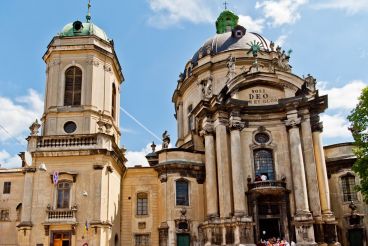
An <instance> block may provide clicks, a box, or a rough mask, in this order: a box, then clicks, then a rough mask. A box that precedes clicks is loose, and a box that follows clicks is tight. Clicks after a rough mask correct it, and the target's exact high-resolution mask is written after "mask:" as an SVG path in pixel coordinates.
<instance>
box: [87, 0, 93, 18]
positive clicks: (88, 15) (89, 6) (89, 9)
mask: <svg viewBox="0 0 368 246" xmlns="http://www.w3.org/2000/svg"><path fill="white" fill-rule="evenodd" d="M87 6H88V12H87V15H86V19H87V22H90V21H91V6H92V5H91V0H88V5H87Z"/></svg>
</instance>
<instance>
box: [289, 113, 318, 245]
mask: <svg viewBox="0 0 368 246" xmlns="http://www.w3.org/2000/svg"><path fill="white" fill-rule="evenodd" d="M300 123H301V119H300V118H298V115H297V111H296V110H291V111H289V112H288V114H287V120H286V122H285V124H286V126H288V127H289V143H290V155H291V167H292V173H293V188H294V190H293V192H294V199H295V207H296V213H295V215H294V225H295V232H296V240H297V245H316V243H315V239H314V230H313V218H312V214H311V213H310V211H309V205H308V192H307V184H306V179H305V168H304V161H303V153H302V146H301V139H300V134H299V124H300Z"/></svg>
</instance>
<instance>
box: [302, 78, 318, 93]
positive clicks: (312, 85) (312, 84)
mask: <svg viewBox="0 0 368 246" xmlns="http://www.w3.org/2000/svg"><path fill="white" fill-rule="evenodd" d="M304 81H305V85H306V88H307V89H308V90H309V91H311V92H315V91H316V84H317V82H316V81H317V80H316V79H315V78H314V77H313V76H312V75H310V74H308V76H307V77H306V78H305V79H304Z"/></svg>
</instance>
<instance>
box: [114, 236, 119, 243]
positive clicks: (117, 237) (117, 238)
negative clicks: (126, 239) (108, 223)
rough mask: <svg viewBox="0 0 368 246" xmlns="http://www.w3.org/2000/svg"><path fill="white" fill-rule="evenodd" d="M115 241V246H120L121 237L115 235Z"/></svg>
mask: <svg viewBox="0 0 368 246" xmlns="http://www.w3.org/2000/svg"><path fill="white" fill-rule="evenodd" d="M114 241H115V246H118V245H119V236H118V234H117V233H116V234H115V239H114Z"/></svg>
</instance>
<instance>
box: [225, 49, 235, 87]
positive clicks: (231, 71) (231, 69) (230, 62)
mask: <svg viewBox="0 0 368 246" xmlns="http://www.w3.org/2000/svg"><path fill="white" fill-rule="evenodd" d="M235 61H236V58H235V57H234V56H233V55H232V54H230V56H229V58H228V59H227V69H228V72H227V75H226V77H227V78H228V81H230V80H232V79H233V78H234V77H235V75H236V72H235Z"/></svg>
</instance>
